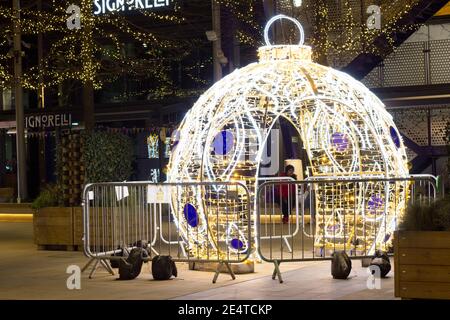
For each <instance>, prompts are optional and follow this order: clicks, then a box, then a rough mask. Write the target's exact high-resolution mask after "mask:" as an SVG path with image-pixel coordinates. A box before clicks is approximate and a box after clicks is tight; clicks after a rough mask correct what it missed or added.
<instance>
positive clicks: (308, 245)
mask: <svg viewBox="0 0 450 320" xmlns="http://www.w3.org/2000/svg"><path fill="white" fill-rule="evenodd" d="M436 182H437V179H436V178H435V177H434V176H431V175H417V176H409V177H406V178H365V179H359V178H355V179H352V178H347V177H346V178H341V179H329V178H322V179H320V178H317V177H314V178H312V179H310V180H304V181H268V182H265V183H263V184H261V185H260V186H259V188H258V190H257V194H256V203H257V208H256V219H257V221H256V232H257V236H256V243H257V249H258V255H259V256H260V258H261V259H262V260H264V261H266V262H271V263H273V264H274V267H275V269H274V272H273V275H272V278H273V279H275V278H276V277H278V279H279V281H280V283H281V282H282V281H283V280H282V277H281V272H280V268H279V266H280V263H282V262H295V261H316V260H331V259H332V254H333V253H334V252H336V251H345V252H346V253H347V254H348V255H349V256H350V258H365V257H370V256H373V254H374V253H375V251H376V250H378V249H381V250H384V251H388V252H389V251H390V250H391V249H392V247H391V244H392V238H393V232H392V231H393V230H394V229H395V228H396V226H397V222H398V217H399V215H401V214H403V213H404V211H405V209H406V206H407V205H408V204H410V203H414V202H417V201H418V202H421V203H423V202H431V201H433V200H434V199H435V198H436V195H437V183H436ZM293 212H295V214H294V213H293ZM283 215H284V216H287V218H285V219H284V221H283V219H282V217H283ZM297 231H299V232H297Z"/></svg>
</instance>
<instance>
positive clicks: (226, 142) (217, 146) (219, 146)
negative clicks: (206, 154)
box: [213, 130, 234, 156]
mask: <svg viewBox="0 0 450 320" xmlns="http://www.w3.org/2000/svg"><path fill="white" fill-rule="evenodd" d="M233 147H234V136H233V134H232V133H231V132H230V131H228V130H222V131H221V132H219V133H218V134H217V135H216V136H215V138H214V141H213V148H214V153H215V154H216V155H220V156H224V155H226V154H228V153H229V152H230V151H231V150H233Z"/></svg>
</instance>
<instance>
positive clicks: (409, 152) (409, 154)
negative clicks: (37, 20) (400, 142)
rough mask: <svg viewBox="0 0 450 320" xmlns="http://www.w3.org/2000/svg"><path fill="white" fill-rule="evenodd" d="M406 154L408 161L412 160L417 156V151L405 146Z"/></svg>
mask: <svg viewBox="0 0 450 320" xmlns="http://www.w3.org/2000/svg"><path fill="white" fill-rule="evenodd" d="M406 156H407V157H408V161H412V160H413V159H414V158H415V157H417V153H415V152H414V151H412V150H411V149H409V148H406Z"/></svg>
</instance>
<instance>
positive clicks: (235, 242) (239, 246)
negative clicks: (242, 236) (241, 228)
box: [230, 238, 244, 250]
mask: <svg viewBox="0 0 450 320" xmlns="http://www.w3.org/2000/svg"><path fill="white" fill-rule="evenodd" d="M230 246H231V247H232V248H233V249H236V250H241V249H242V248H243V247H244V243H243V242H242V241H241V240H239V239H236V238H235V239H233V240H231V242H230Z"/></svg>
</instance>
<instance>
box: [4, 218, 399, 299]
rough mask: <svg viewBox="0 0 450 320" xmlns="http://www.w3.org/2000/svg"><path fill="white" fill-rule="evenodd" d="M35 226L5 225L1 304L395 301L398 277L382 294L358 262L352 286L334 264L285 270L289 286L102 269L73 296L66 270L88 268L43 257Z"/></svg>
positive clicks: (62, 257) (74, 260) (75, 257)
mask: <svg viewBox="0 0 450 320" xmlns="http://www.w3.org/2000/svg"><path fill="white" fill-rule="evenodd" d="M32 230H33V227H32V223H30V222H20V223H16V222H0V253H1V259H0V299H139V300H141V299H394V289H393V288H394V281H393V273H391V274H390V275H391V277H390V278H387V279H383V280H382V283H381V289H379V290H377V289H375V290H369V289H367V286H366V281H367V273H366V269H365V268H362V267H361V264H360V262H359V261H354V263H353V266H354V267H353V271H352V274H351V277H350V279H348V280H334V279H332V278H331V275H330V262H307V263H290V264H288V263H287V264H284V265H281V271H282V273H283V277H284V280H285V282H284V283H283V284H279V283H278V281H274V280H272V279H271V273H272V270H273V267H272V265H270V264H267V263H263V264H257V265H256V267H255V269H256V272H255V273H252V274H247V275H238V276H237V279H236V280H234V281H233V280H231V278H230V277H229V276H228V275H227V274H221V276H220V277H219V280H218V282H217V283H216V284H212V283H211V280H212V276H213V274H212V273H209V272H200V271H190V270H188V267H187V265H186V264H178V269H179V277H178V278H176V279H174V280H170V281H153V280H152V277H151V273H150V270H149V266H146V265H145V266H144V268H143V271H142V273H141V275H140V276H139V277H138V278H137V279H135V280H133V281H117V280H116V278H117V276H110V275H108V274H107V273H106V272H105V271H103V270H101V269H99V271H98V273H97V275H96V276H95V277H94V279H88V277H87V274H83V276H82V282H81V286H82V288H81V290H68V289H67V287H66V280H67V277H68V276H69V275H68V274H66V269H67V267H68V266H69V265H78V266H80V267H82V266H83V265H84V264H85V263H86V262H87V259H86V258H85V257H84V256H83V255H82V253H80V252H65V251H38V250H36V246H35V245H34V244H33V241H32V232H33V231H32Z"/></svg>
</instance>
